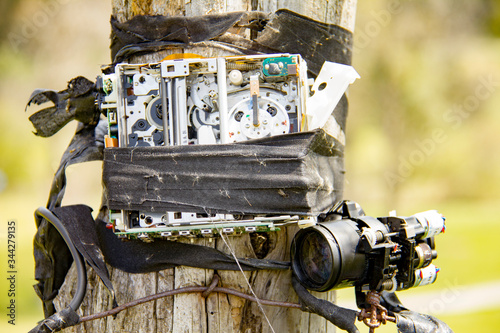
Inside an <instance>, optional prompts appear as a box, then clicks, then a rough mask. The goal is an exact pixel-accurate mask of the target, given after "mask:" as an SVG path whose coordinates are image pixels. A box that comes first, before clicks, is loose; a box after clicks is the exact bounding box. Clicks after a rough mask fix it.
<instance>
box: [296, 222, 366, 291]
mask: <svg viewBox="0 0 500 333" xmlns="http://www.w3.org/2000/svg"><path fill="white" fill-rule="evenodd" d="M358 232H360V230H359V228H358V226H357V223H356V222H354V221H352V220H350V219H342V220H335V221H329V222H322V223H321V224H318V225H315V226H313V227H310V228H306V229H301V230H299V231H298V232H297V234H296V235H295V238H294V239H293V241H292V246H291V257H292V269H293V271H294V273H295V275H296V276H297V278H298V280H299V281H300V282H301V284H302V285H303V286H304V287H306V288H308V289H310V290H315V291H327V290H330V289H333V288H345V287H350V286H353V285H354V283H355V282H356V281H358V280H360V279H361V278H362V277H363V274H364V271H365V255H364V254H362V253H359V252H358V251H356V249H357V247H358V243H359V239H360V238H359V234H358Z"/></svg>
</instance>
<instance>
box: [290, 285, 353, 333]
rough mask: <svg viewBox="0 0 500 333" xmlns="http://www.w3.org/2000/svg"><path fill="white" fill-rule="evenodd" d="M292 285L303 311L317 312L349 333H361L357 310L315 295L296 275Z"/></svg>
mask: <svg viewBox="0 0 500 333" xmlns="http://www.w3.org/2000/svg"><path fill="white" fill-rule="evenodd" d="M292 286H293V289H295V292H296V293H297V295H298V296H299V303H300V305H301V306H302V311H306V312H311V313H316V314H317V315H319V316H321V317H323V318H326V319H327V320H328V321H330V322H331V323H332V324H334V325H335V326H337V327H338V328H341V329H343V330H345V331H347V332H349V333H359V330H358V328H357V327H356V325H355V324H354V323H355V322H356V319H357V316H358V312H357V311H354V310H351V309H346V308H343V307H340V306H338V305H335V304H333V303H332V302H328V301H326V300H324V299H320V298H316V297H314V296H313V295H311V294H310V293H309V292H308V291H307V289H306V288H304V286H302V285H301V284H300V282H299V280H298V279H297V278H296V277H295V276H292Z"/></svg>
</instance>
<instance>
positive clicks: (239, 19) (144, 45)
mask: <svg viewBox="0 0 500 333" xmlns="http://www.w3.org/2000/svg"><path fill="white" fill-rule="evenodd" d="M111 26H112V37H111V40H112V42H111V58H112V59H113V63H119V62H123V61H126V60H127V59H129V58H130V57H132V56H135V55H139V54H144V53H151V52H156V51H160V50H162V49H166V48H171V47H178V48H184V49H189V48H190V47H193V46H205V47H207V48H208V47H211V48H213V47H218V48H227V49H228V50H230V51H232V52H235V53H237V54H259V53H283V52H284V53H299V54H301V55H302V57H303V58H304V59H305V60H306V62H307V65H308V69H309V71H310V72H311V73H312V74H313V75H314V76H317V75H318V73H319V71H320V69H321V66H322V65H323V62H325V61H333V62H338V63H342V64H347V65H349V64H350V63H351V57H352V32H350V31H348V30H346V29H344V28H342V27H339V26H337V25H334V24H325V23H322V22H318V21H315V20H312V19H310V18H308V17H306V16H303V15H300V14H297V13H294V12H292V11H290V10H286V9H281V10H278V11H277V12H276V13H274V14H272V15H268V14H265V13H262V12H232V13H222V14H213V15H204V16H192V17H184V16H169V17H167V16H136V17H134V18H132V19H131V20H129V21H127V22H124V23H120V22H118V21H117V20H116V19H115V18H114V17H112V18H111ZM232 27H247V28H249V29H251V30H253V31H254V32H257V31H259V34H257V35H258V37H257V38H256V39H254V40H250V39H247V38H245V37H243V36H240V35H235V34H231V33H229V31H230V29H231V28H232ZM252 35H255V34H252Z"/></svg>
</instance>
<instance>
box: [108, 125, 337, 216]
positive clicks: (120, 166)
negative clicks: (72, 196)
mask: <svg viewBox="0 0 500 333" xmlns="http://www.w3.org/2000/svg"><path fill="white" fill-rule="evenodd" d="M343 172H344V168H343V146H342V145H341V144H340V143H338V142H337V141H336V140H335V139H334V138H332V137H331V136H329V135H327V134H326V133H325V132H324V131H323V130H317V131H314V132H303V133H296V134H289V135H281V136H274V137H271V138H265V139H258V140H250V141H245V142H241V143H236V144H223V145H187V146H171V147H166V146H158V147H133V148H110V149H105V151H104V166H103V184H104V188H105V194H106V197H107V198H108V208H109V209H116V210H121V209H124V210H141V209H144V208H148V209H154V211H184V212H197V213H209V214H213V213H234V214H299V215H311V216H317V215H319V214H322V213H326V212H328V211H329V210H330V208H331V207H332V206H333V205H334V204H335V203H336V202H337V201H338V200H340V199H341V197H340V195H341V192H340V191H339V189H341V188H342V181H343Z"/></svg>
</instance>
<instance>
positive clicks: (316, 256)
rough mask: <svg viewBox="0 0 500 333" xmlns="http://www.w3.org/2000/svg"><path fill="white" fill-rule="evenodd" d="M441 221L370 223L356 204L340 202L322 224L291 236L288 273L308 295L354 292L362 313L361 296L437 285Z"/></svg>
mask: <svg viewBox="0 0 500 333" xmlns="http://www.w3.org/2000/svg"><path fill="white" fill-rule="evenodd" d="M444 221H445V219H444V217H443V216H442V215H441V214H439V213H438V212H437V211H427V212H423V213H419V214H415V215H413V216H410V217H396V216H389V217H379V218H373V217H369V216H366V215H365V214H364V212H363V210H362V209H361V207H360V206H359V205H358V204H357V203H355V202H349V201H345V202H343V203H341V204H340V205H339V206H338V208H337V209H336V210H335V211H334V212H333V213H332V214H331V215H329V217H328V218H327V221H324V222H320V223H318V224H317V225H315V226H313V227H308V228H304V229H301V230H299V232H298V233H297V234H296V235H295V238H294V239H293V241H292V247H291V257H292V269H293V271H294V274H295V275H296V276H297V278H298V279H299V281H300V282H301V284H302V285H304V286H305V287H306V288H308V289H312V290H317V291H327V290H330V289H334V288H336V289H338V288H345V287H349V286H354V287H355V289H356V300H357V303H358V306H359V307H360V308H365V307H366V304H365V303H364V302H365V296H364V292H367V291H375V292H380V291H383V290H388V291H394V290H404V289H408V288H412V287H417V286H423V285H427V284H431V283H433V282H434V281H435V280H436V277H437V272H438V271H439V270H438V269H437V268H436V266H434V265H433V264H431V263H432V260H433V259H435V258H436V257H437V252H436V250H435V248H434V236H436V235H438V234H440V233H441V232H442V231H444V229H445V223H444Z"/></svg>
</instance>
